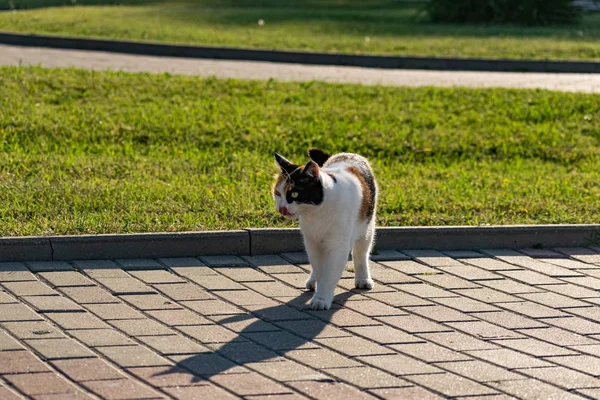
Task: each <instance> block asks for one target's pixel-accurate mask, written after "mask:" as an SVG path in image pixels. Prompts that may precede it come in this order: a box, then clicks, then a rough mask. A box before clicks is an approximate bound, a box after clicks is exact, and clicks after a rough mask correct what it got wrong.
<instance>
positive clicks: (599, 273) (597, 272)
mask: <svg viewBox="0 0 600 400" xmlns="http://www.w3.org/2000/svg"><path fill="white" fill-rule="evenodd" d="M596 266H600V265H598V264H596ZM581 273H582V275H581V276H592V277H594V278H600V268H597V269H585V270H581Z"/></svg>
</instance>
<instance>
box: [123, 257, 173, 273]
mask: <svg viewBox="0 0 600 400" xmlns="http://www.w3.org/2000/svg"><path fill="white" fill-rule="evenodd" d="M115 261H116V262H117V263H118V264H119V265H120V266H121V267H123V269H130V270H138V269H142V270H144V269H164V267H163V266H162V265H160V264H159V263H158V262H157V261H156V260H152V259H150V258H131V259H118V260H115Z"/></svg>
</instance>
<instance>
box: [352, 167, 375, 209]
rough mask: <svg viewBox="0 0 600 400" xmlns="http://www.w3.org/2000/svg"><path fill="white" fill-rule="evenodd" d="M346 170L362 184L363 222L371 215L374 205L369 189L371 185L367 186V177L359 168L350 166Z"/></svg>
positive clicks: (361, 207)
mask: <svg viewBox="0 0 600 400" xmlns="http://www.w3.org/2000/svg"><path fill="white" fill-rule="evenodd" d="M346 170H347V171H348V172H350V173H351V174H352V175H354V176H356V177H357V178H358V181H359V182H360V187H361V189H362V195H363V197H362V204H361V206H360V219H361V220H365V219H366V218H367V217H368V216H369V215H368V213H369V210H370V209H372V207H373V204H372V200H371V199H372V198H373V194H372V193H371V189H370V188H369V185H368V184H367V180H366V179H365V177H364V176H363V174H362V172H360V169H358V168H357V167H354V166H350V167H348V168H346Z"/></svg>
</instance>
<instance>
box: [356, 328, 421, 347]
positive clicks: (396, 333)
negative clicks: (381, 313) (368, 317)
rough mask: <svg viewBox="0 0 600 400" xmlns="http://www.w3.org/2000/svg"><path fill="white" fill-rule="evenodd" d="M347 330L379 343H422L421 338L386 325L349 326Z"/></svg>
mask: <svg viewBox="0 0 600 400" xmlns="http://www.w3.org/2000/svg"><path fill="white" fill-rule="evenodd" d="M347 329H348V330H350V331H352V332H354V333H356V334H358V335H360V336H362V337H364V338H366V339H369V340H372V341H375V342H377V343H379V344H400V343H422V342H423V339H421V338H418V337H417V336H414V335H410V334H408V333H405V332H403V331H401V330H400V329H395V328H392V327H390V326H386V325H377V326H357V327H349V328H347Z"/></svg>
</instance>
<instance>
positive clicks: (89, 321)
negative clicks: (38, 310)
mask: <svg viewBox="0 0 600 400" xmlns="http://www.w3.org/2000/svg"><path fill="white" fill-rule="evenodd" d="M44 315H45V316H46V318H49V319H50V320H52V321H53V322H54V323H55V324H56V325H58V326H60V327H61V328H63V329H101V328H108V327H109V326H108V325H107V324H106V323H104V322H103V321H102V320H100V319H99V318H97V317H95V316H93V315H92V314H90V313H79V312H78V313H46V314H44Z"/></svg>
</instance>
